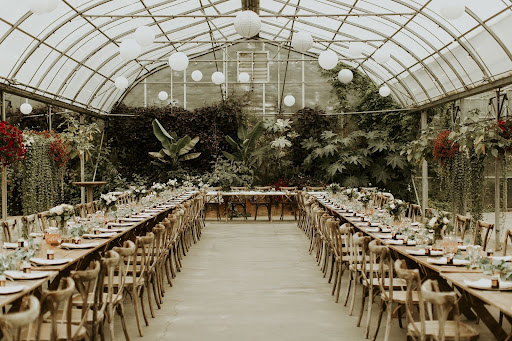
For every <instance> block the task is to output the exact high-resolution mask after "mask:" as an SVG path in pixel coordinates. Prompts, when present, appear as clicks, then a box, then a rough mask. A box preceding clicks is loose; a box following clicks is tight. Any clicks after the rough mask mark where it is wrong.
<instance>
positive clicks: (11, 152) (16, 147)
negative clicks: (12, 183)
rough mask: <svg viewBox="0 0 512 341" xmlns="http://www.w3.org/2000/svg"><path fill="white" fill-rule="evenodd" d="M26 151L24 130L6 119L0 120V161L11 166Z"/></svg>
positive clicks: (22, 156)
mask: <svg viewBox="0 0 512 341" xmlns="http://www.w3.org/2000/svg"><path fill="white" fill-rule="evenodd" d="M26 152H27V149H26V148H25V145H24V144H23V133H22V131H21V130H19V129H18V128H16V127H14V126H12V125H10V124H9V123H7V122H5V121H2V122H0V163H1V164H2V166H4V167H5V166H9V165H12V164H13V163H15V162H17V161H18V160H20V159H23V158H24V156H25V153H26Z"/></svg>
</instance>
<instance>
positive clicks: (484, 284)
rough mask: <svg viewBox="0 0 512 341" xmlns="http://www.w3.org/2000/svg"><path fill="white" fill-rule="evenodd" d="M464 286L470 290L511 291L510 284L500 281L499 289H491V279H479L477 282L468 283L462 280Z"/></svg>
mask: <svg viewBox="0 0 512 341" xmlns="http://www.w3.org/2000/svg"><path fill="white" fill-rule="evenodd" d="M464 284H466V285H467V286H468V287H470V288H474V289H482V290H512V282H508V281H500V287H499V288H492V285H491V279H489V278H480V279H479V280H478V281H468V280H467V279H465V280H464Z"/></svg>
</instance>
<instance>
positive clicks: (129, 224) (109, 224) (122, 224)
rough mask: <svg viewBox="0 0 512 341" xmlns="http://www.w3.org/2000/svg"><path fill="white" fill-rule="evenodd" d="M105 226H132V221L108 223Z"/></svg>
mask: <svg viewBox="0 0 512 341" xmlns="http://www.w3.org/2000/svg"><path fill="white" fill-rule="evenodd" d="M107 226H115V227H130V226H133V222H131V223H108V224H107Z"/></svg>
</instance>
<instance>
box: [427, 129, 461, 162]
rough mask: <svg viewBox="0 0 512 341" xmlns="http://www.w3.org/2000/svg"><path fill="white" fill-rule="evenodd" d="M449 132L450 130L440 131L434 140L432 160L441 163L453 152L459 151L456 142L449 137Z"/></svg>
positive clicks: (453, 153) (452, 154)
mask: <svg viewBox="0 0 512 341" xmlns="http://www.w3.org/2000/svg"><path fill="white" fill-rule="evenodd" d="M450 134H451V131H442V132H440V133H439V134H438V135H437V136H436V138H435V140H434V148H433V150H432V155H433V156H434V160H436V161H439V162H441V164H443V165H444V164H445V162H446V161H447V160H449V159H451V158H452V157H454V156H455V154H457V153H458V152H459V148H460V146H459V144H458V143H457V142H455V141H452V140H451V139H450V138H449V136H450Z"/></svg>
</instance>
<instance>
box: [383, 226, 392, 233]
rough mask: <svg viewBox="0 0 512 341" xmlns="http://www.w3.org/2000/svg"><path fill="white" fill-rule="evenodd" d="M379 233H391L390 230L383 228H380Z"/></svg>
mask: <svg viewBox="0 0 512 341" xmlns="http://www.w3.org/2000/svg"><path fill="white" fill-rule="evenodd" d="M380 232H382V233H391V229H389V228H385V227H381V229H380Z"/></svg>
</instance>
